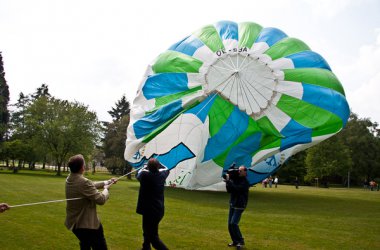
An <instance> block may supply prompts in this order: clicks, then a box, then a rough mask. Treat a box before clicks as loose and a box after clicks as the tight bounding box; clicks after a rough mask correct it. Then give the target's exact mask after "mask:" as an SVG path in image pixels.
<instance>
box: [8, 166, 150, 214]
mask: <svg viewBox="0 0 380 250" xmlns="http://www.w3.org/2000/svg"><path fill="white" fill-rule="evenodd" d="M142 168H145V166H143V167H140V168H137V169H135V170H132V171H131V172H129V173H127V174H125V175H123V176H120V177H119V178H117V179H116V181H118V180H120V179H121V178H123V177H125V176H127V175H130V174H132V173H134V172H136V171H138V170H140V169H142ZM112 184H113V183H111V184H110V185H109V186H111V185H112ZM83 198H84V197H78V198H70V199H63V200H52V201H41V202H34V203H25V204H19V205H13V206H9V207H10V208H14V207H26V206H34V205H40V204H46V203H55V202H63V201H75V200H80V199H83Z"/></svg>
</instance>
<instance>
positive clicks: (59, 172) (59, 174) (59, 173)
mask: <svg viewBox="0 0 380 250" xmlns="http://www.w3.org/2000/svg"><path fill="white" fill-rule="evenodd" d="M61 164H62V163H61V162H59V163H57V176H61Z"/></svg>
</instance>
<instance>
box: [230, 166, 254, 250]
mask: <svg viewBox="0 0 380 250" xmlns="http://www.w3.org/2000/svg"><path fill="white" fill-rule="evenodd" d="M226 188H227V192H229V193H230V194H231V195H230V212H229V215H228V231H229V233H230V236H231V239H232V243H230V244H228V246H230V247H234V246H236V248H237V249H241V247H242V246H243V245H244V238H243V235H242V234H241V232H240V228H239V221H240V218H241V215H242V213H243V212H244V209H245V208H246V207H247V203H248V191H249V182H248V180H247V168H246V167H244V166H240V167H239V174H238V176H236V177H235V178H230V176H229V175H227V178H226Z"/></svg>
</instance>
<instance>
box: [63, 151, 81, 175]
mask: <svg viewBox="0 0 380 250" xmlns="http://www.w3.org/2000/svg"><path fill="white" fill-rule="evenodd" d="M84 164H85V161H84V158H83V155H74V156H72V157H70V159H69V162H68V163H67V166H68V167H69V168H70V171H71V173H81V172H82V171H83V170H84Z"/></svg>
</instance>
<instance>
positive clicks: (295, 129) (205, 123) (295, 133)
mask: <svg viewBox="0 0 380 250" xmlns="http://www.w3.org/2000/svg"><path fill="white" fill-rule="evenodd" d="M349 112H350V110H349V106H348V103H347V100H346V98H345V93H344V90H343V87H342V85H341V83H340V81H339V80H338V78H337V77H336V76H335V74H334V73H333V72H332V70H331V68H330V66H329V65H328V63H327V62H326V60H325V59H324V58H323V57H322V56H321V55H319V54H318V53H316V52H313V51H311V49H310V48H309V47H308V45H306V44H305V43H304V42H302V41H301V40H299V39H296V38H292V37H288V36H287V35H286V34H285V33H284V32H283V31H281V30H279V29H277V28H263V27H262V26H261V25H259V24H257V23H253V22H243V23H235V22H232V21H220V22H217V23H215V24H213V25H207V26H204V27H202V28H201V29H199V30H197V31H195V32H194V33H192V34H191V35H189V36H188V37H185V38H184V39H183V40H181V41H179V42H177V43H175V44H173V45H172V46H171V47H170V48H169V49H168V50H167V51H165V52H163V53H162V54H160V55H159V56H158V57H157V58H156V59H155V60H154V61H153V62H152V63H151V64H150V65H149V66H148V68H147V70H146V73H145V75H144V77H143V79H142V82H141V84H140V87H139V89H138V92H137V96H136V98H135V99H134V101H133V105H132V108H131V117H130V118H131V119H130V125H129V127H128V130H127V141H126V149H125V155H124V156H125V159H126V160H127V161H129V163H130V164H131V165H132V166H134V167H136V168H137V167H140V166H142V165H143V164H145V163H146V162H147V161H148V160H149V158H151V157H155V158H158V159H159V160H160V162H161V163H162V164H163V165H165V166H167V167H168V168H169V169H171V173H170V175H169V177H168V179H167V184H168V185H171V186H177V187H182V188H186V189H197V190H225V187H224V184H223V182H222V175H223V173H225V172H226V171H227V170H228V168H229V167H230V166H231V165H232V164H236V165H237V166H240V165H244V166H246V167H248V170H249V171H248V179H249V182H250V184H251V185H253V184H255V183H258V182H261V181H262V180H263V179H265V178H266V177H268V176H269V175H272V174H273V173H275V172H276V171H277V170H278V168H279V167H280V166H281V165H282V164H283V163H284V162H285V161H286V160H287V159H288V158H289V157H291V156H292V155H294V154H296V153H297V152H299V151H301V150H304V149H306V148H309V147H311V146H313V145H315V144H317V143H319V142H321V141H323V140H325V139H327V138H329V137H331V136H333V135H334V134H336V133H338V132H339V131H340V130H341V129H342V128H343V127H344V126H345V125H346V123H347V120H348V117H349Z"/></svg>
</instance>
